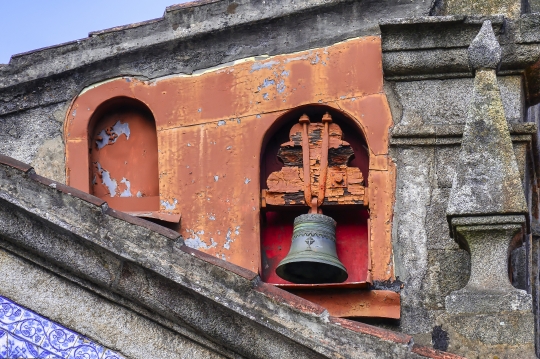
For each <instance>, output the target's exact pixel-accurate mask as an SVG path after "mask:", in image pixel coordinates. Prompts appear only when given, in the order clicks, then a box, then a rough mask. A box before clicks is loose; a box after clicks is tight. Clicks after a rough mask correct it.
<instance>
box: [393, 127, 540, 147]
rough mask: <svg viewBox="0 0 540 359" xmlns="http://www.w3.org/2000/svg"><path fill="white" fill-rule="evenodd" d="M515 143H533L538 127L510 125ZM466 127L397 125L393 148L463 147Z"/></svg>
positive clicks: (394, 130) (394, 132) (394, 131)
mask: <svg viewBox="0 0 540 359" xmlns="http://www.w3.org/2000/svg"><path fill="white" fill-rule="evenodd" d="M508 127H509V130H510V135H511V137H512V141H513V142H533V141H535V138H536V134H537V126H536V124H535V123H532V122H525V123H510V124H508ZM464 128H465V125H464V124H463V125H396V126H395V127H394V128H392V129H391V130H390V131H391V133H390V135H391V137H390V144H391V145H392V146H439V145H440V146H444V145H461V138H462V137H463V130H464Z"/></svg>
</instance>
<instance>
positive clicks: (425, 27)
mask: <svg viewBox="0 0 540 359" xmlns="http://www.w3.org/2000/svg"><path fill="white" fill-rule="evenodd" d="M437 4H444V2H443V1H437V2H435V7H437ZM471 15H472V13H471ZM487 18H488V19H490V20H491V22H492V24H493V27H494V31H495V34H496V35H497V36H498V37H499V39H500V44H501V46H502V53H503V61H502V63H501V70H502V71H506V72H509V73H512V72H514V71H515V70H517V69H525V68H526V67H528V66H530V65H532V64H534V63H535V62H536V61H537V60H538V56H539V54H540V47H539V46H538V42H539V40H540V37H539V36H538V35H537V31H536V30H535V29H536V28H537V26H538V21H539V20H538V14H534V15H533V14H531V15H529V16H524V17H523V18H519V19H515V20H510V21H506V22H504V21H503V20H504V19H505V18H504V17H503V16H502V15H493V16H489V17H487ZM485 19H486V17H485V16H478V15H477V14H474V15H472V16H430V17H423V18H410V19H403V18H399V19H392V20H382V21H381V22H380V26H381V35H382V46H383V67H384V72H385V78H386V79H389V80H390V79H391V80H396V81H409V80H421V79H429V78H457V77H470V76H472V75H473V74H472V71H471V68H470V66H469V61H468V59H467V55H466V54H467V48H468V46H469V45H470V43H471V41H472V40H473V38H474V37H475V36H476V35H477V34H478V31H479V30H480V27H481V25H482V23H483V21H484V20H485ZM503 22H504V24H505V25H504V27H503V26H502V25H503Z"/></svg>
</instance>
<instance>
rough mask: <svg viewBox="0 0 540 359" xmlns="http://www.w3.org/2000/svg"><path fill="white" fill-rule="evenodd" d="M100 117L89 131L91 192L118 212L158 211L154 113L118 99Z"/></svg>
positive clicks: (78, 154) (142, 105)
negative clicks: (90, 135)
mask: <svg viewBox="0 0 540 359" xmlns="http://www.w3.org/2000/svg"><path fill="white" fill-rule="evenodd" d="M122 82H123V83H125V84H126V85H128V86H129V84H131V83H132V82H126V81H122ZM109 83H111V84H112V83H114V82H109ZM98 89H99V88H98ZM94 91H95V90H94ZM92 93H93V91H92V90H89V91H88V92H86V94H87V95H91V94H92ZM96 107H97V106H96ZM97 117H99V118H97V119H96V120H95V123H94V127H93V128H92V129H89V133H91V134H92V137H91V138H92V139H91V141H89V143H88V146H89V149H88V151H89V152H90V155H89V157H90V160H91V163H92V166H91V167H90V168H91V170H92V173H91V174H90V176H91V179H92V180H91V181H90V180H89V181H88V185H89V186H90V188H89V192H90V193H92V194H94V195H95V196H97V197H100V198H103V199H105V200H106V201H107V202H108V204H109V206H111V208H115V209H118V210H123V211H127V212H141V211H144V212H152V211H157V210H159V173H158V153H157V133H156V127H155V123H154V119H153V117H152V114H151V113H150V112H149V110H148V109H147V108H146V107H145V105H144V104H142V103H140V102H137V101H133V100H128V99H115V100H111V101H109V102H106V103H105V104H104V105H102V106H101V109H100V111H99V112H98V113H97ZM76 155H77V156H78V157H76V160H77V161H82V162H86V161H85V158H84V157H83V156H84V153H77V154H76ZM86 156H88V155H86ZM86 158H88V157H86ZM134 194H135V195H134Z"/></svg>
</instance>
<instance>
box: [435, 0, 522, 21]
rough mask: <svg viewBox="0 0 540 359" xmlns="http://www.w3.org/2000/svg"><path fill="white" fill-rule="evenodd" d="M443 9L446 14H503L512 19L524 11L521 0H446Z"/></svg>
mask: <svg viewBox="0 0 540 359" xmlns="http://www.w3.org/2000/svg"><path fill="white" fill-rule="evenodd" d="M444 3H445V5H444V6H443V10H442V11H441V13H442V14H444V15H454V14H456V15H462V14H478V15H494V14H502V15H504V16H507V17H509V18H512V19H517V18H519V16H520V15H521V12H522V3H523V2H522V1H521V0H486V1H475V0H446V1H444Z"/></svg>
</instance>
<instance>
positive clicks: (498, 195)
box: [447, 70, 527, 216]
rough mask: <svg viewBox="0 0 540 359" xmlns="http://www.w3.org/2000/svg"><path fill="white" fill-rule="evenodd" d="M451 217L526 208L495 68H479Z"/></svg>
mask: <svg viewBox="0 0 540 359" xmlns="http://www.w3.org/2000/svg"><path fill="white" fill-rule="evenodd" d="M472 96H473V100H472V103H471V107H470V110H469V115H468V120H467V124H466V126H465V132H464V134H463V143H462V145H461V152H460V157H459V160H458V161H459V165H458V167H457V168H458V171H457V175H456V177H455V180H454V183H453V187H452V192H451V195H450V201H449V204H448V211H447V213H448V215H449V216H464V215H485V214H491V213H493V214H495V213H496V214H503V213H512V214H514V213H527V207H526V204H525V197H524V195H523V187H522V185H521V181H520V178H519V171H518V168H517V163H516V159H515V155H514V151H513V148H512V142H511V139H510V133H509V131H508V124H507V122H506V118H505V116H504V109H503V106H502V101H501V98H500V92H499V88H498V86H497V79H496V75H495V71H494V70H478V71H477V73H476V78H475V88H474V92H473V95H472Z"/></svg>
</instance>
